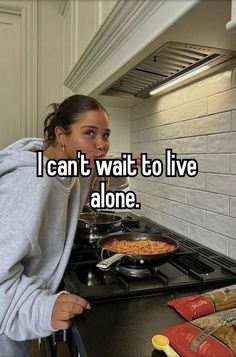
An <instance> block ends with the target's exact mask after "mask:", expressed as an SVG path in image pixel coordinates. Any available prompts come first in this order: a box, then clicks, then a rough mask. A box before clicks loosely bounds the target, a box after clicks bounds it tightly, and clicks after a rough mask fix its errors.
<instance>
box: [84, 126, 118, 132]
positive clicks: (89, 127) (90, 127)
mask: <svg viewBox="0 0 236 357" xmlns="http://www.w3.org/2000/svg"><path fill="white" fill-rule="evenodd" d="M84 128H88V129H98V127H97V126H95V125H84V126H81V129H84ZM105 131H109V132H111V129H108V128H107V129H106V130H105Z"/></svg>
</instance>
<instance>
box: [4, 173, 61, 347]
mask: <svg viewBox="0 0 236 357" xmlns="http://www.w3.org/2000/svg"><path fill="white" fill-rule="evenodd" d="M19 177H20V179H19ZM46 180H47V182H45V180H37V179H35V181H34V179H33V182H32V177H30V175H29V177H28V178H27V176H25V175H20V176H19V175H15V179H14V180H13V178H12V180H11V187H12V190H11V192H10V189H9V190H4V187H5V188H6V186H5V185H4V182H3V181H2V182H3V183H2V184H1V189H0V197H2V198H3V199H2V202H3V203H4V204H3V206H4V207H3V206H2V207H1V209H0V335H1V334H2V333H4V334H6V335H7V336H8V337H9V338H11V339H13V340H17V341H22V340H27V339H33V338H39V337H44V336H48V335H50V334H51V333H52V332H53V331H54V330H53V328H52V327H51V313H52V308H53V305H54V303H55V300H56V299H57V297H58V295H60V293H59V294H52V293H51V292H50V290H48V289H47V286H46V283H45V281H44V280H43V279H42V278H41V277H40V276H36V275H31V274H30V273H28V274H27V273H26V272H25V271H24V264H23V262H24V259H30V257H31V252H32V244H33V243H32V242H33V239H35V240H37V234H38V231H39V229H40V221H41V217H42V216H43V212H44V209H45V205H46V203H47V197H48V195H49V194H50V183H49V181H48V178H47V179H46ZM6 182H7V181H6ZM4 192H7V193H6V194H5V195H4ZM9 192H10V193H9ZM1 193H2V195H1ZM6 195H7V196H6ZM37 197H41V198H40V202H39V198H38V199H37ZM32 201H33V202H34V206H32V204H31V206H32V207H31V206H30V207H28V206H29V203H30V202H32ZM33 217H37V219H35V218H34V219H35V220H33ZM20 226H21V229H20ZM27 226H29V227H30V230H26V228H25V227H27ZM25 232H28V233H29V235H31V237H29V235H26V234H25Z"/></svg>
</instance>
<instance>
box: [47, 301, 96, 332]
mask: <svg viewBox="0 0 236 357" xmlns="http://www.w3.org/2000/svg"><path fill="white" fill-rule="evenodd" d="M84 309H85V310H89V309H91V306H90V305H89V303H88V302H87V301H86V300H84V299H83V298H81V297H80V296H78V295H74V294H61V295H59V296H58V298H57V300H56V301H55V304H54V306H53V309H52V320H51V325H52V328H53V329H54V330H66V329H68V328H69V327H70V324H71V321H70V320H71V319H72V318H73V317H74V316H75V315H79V314H82V313H83V311H84Z"/></svg>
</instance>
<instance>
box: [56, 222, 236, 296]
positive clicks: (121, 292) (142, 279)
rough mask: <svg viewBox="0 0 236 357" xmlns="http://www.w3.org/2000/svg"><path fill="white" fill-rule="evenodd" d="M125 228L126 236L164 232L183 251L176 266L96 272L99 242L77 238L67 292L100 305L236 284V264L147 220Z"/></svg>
mask: <svg viewBox="0 0 236 357" xmlns="http://www.w3.org/2000/svg"><path fill="white" fill-rule="evenodd" d="M122 229H123V231H122V232H151V233H161V234H163V235H166V236H168V237H171V238H173V239H176V240H177V241H178V242H179V244H180V248H179V250H178V252H176V253H175V254H174V257H173V258H172V259H171V261H169V262H167V263H165V264H163V265H161V266H159V267H158V268H149V267H148V268H147V267H144V268H143V267H137V266H136V267H135V268H134V267H132V266H124V265H121V264H119V263H117V264H116V265H114V266H112V267H111V268H110V270H108V271H105V272H104V271H101V270H100V269H98V268H97V267H96V264H97V263H98V262H99V261H100V260H101V250H100V248H99V247H98V244H97V241H95V242H91V243H89V242H86V241H85V240H83V239H81V240H79V239H77V240H76V244H75V245H74V248H73V250H72V253H71V257H70V260H69V264H68V267H67V270H66V273H65V275H64V278H63V281H64V285H65V289H66V290H68V291H70V292H71V293H76V294H79V295H81V296H83V297H84V298H87V299H89V301H93V302H95V301H97V302H99V301H104V300H109V299H117V298H122V299H123V298H129V297H132V296H140V295H146V294H157V293H163V292H167V291H169V292H170V291H176V289H178V290H181V289H191V288H192V289H193V288H196V287H198V288H200V287H204V286H206V287H207V288H209V287H210V286H212V287H217V286H218V285H220V286H222V285H228V284H230V283H235V282H236V262H235V261H234V260H233V259H231V258H228V257H226V256H224V255H222V254H220V253H217V252H215V251H213V250H211V249H209V248H207V247H205V246H203V245H201V244H199V243H197V242H194V241H192V240H190V239H188V238H186V237H184V236H182V235H179V234H176V233H175V232H172V231H170V230H168V229H167V228H165V227H162V226H160V225H159V224H157V223H154V222H152V221H150V220H149V219H147V218H144V217H139V218H137V217H135V216H127V217H125V219H124V220H123V228H122Z"/></svg>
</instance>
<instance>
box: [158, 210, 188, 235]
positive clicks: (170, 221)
mask: <svg viewBox="0 0 236 357" xmlns="http://www.w3.org/2000/svg"><path fill="white" fill-rule="evenodd" d="M158 216H159V223H160V224H161V225H163V226H165V227H167V228H169V229H171V230H173V231H174V232H177V233H179V234H182V235H185V231H186V223H185V222H184V221H182V220H180V219H178V218H174V217H173V216H170V215H167V214H165V213H161V212H160V213H159V214H158Z"/></svg>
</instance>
